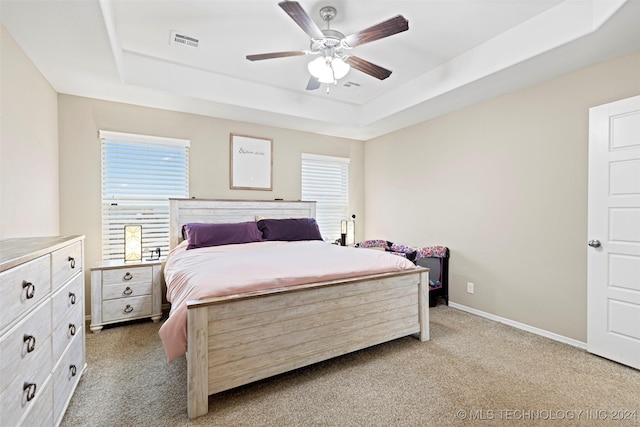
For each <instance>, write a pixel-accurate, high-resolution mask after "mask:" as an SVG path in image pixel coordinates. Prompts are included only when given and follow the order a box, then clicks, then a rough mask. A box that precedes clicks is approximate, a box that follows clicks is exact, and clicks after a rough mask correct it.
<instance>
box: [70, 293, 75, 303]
mask: <svg viewBox="0 0 640 427" xmlns="http://www.w3.org/2000/svg"><path fill="white" fill-rule="evenodd" d="M69 301H71V305H74V304H75V303H76V294H74V293H73V292H69Z"/></svg>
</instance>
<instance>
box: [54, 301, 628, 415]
mask: <svg viewBox="0 0 640 427" xmlns="http://www.w3.org/2000/svg"><path fill="white" fill-rule="evenodd" d="M430 310H431V311H430V314H431V341H429V342H426V343H421V342H419V341H418V340H416V339H414V338H411V337H407V338H403V339H399V340H396V341H393V342H390V343H386V344H382V345H379V346H376V347H373V348H370V349H366V350H362V351H359V352H356V353H353V354H350V355H346V356H342V357H339V358H335V359H332V360H329V361H326V362H323V363H319V364H316V365H313V366H310V367H307V368H303V369H299V370H296V371H294V372H290V373H287V374H283V375H279V376H277V377H274V378H271V379H267V380H263V381H259V382H257V383H254V384H251V385H248V386H244V387H240V388H237V389H234V390H231V391H228V392H224V393H221V394H218V395H215V396H211V397H210V398H209V414H208V415H206V416H204V417H201V418H198V419H196V420H193V421H189V420H188V418H187V415H186V401H187V397H186V362H185V359H184V357H183V358H181V359H179V360H177V361H175V362H173V363H171V364H167V363H166V361H165V357H164V353H163V350H162V346H161V344H160V340H159V338H158V335H157V331H158V328H159V324H154V323H152V322H151V321H144V322H137V323H130V324H126V325H121V326H117V327H112V328H105V329H104V330H103V331H102V332H101V333H100V334H92V333H88V335H87V363H88V368H87V370H86V371H85V374H84V376H83V377H82V379H81V380H80V384H79V386H78V389H77V391H76V394H75V395H74V397H73V399H72V401H71V404H70V405H69V408H68V410H67V413H66V415H65V418H64V419H63V422H62V425H63V426H187V425H194V426H198V425H216V426H449V425H452V426H456V425H471V424H477V425H521V426H530V425H540V426H555V425H560V426H573V425H605V426H640V371H637V370H634V369H631V368H628V367H626V366H622V365H619V364H616V363H613V362H611V361H608V360H606V359H602V358H599V357H596V356H593V355H591V354H589V353H587V352H586V351H583V350H580V349H577V348H575V347H572V346H569V345H565V344H562V343H558V342H556V341H552V340H549V339H546V338H543V337H540V336H537V335H533V334H530V333H528V332H524V331H521V330H518V329H515V328H512V327H509V326H506V325H503V324H500V323H496V322H493V321H490V320H487V319H484V318H481V317H478V316H474V315H471V314H468V313H465V312H462V311H459V310H456V309H453V308H450V307H447V306H443V305H439V306H437V307H434V308H431V309H430ZM616 411H628V412H626V413H625V412H616ZM618 414H621V415H627V416H628V417H630V418H632V419H630V420H615V419H613V418H614V417H615V416H616V415H618Z"/></svg>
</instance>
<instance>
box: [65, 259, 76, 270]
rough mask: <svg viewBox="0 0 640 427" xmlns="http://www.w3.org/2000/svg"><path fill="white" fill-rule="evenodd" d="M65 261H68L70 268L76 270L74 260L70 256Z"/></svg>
mask: <svg viewBox="0 0 640 427" xmlns="http://www.w3.org/2000/svg"><path fill="white" fill-rule="evenodd" d="M67 261H69V265H70V266H71V268H76V259H75V258H74V257H72V256H70V257H69V258H67Z"/></svg>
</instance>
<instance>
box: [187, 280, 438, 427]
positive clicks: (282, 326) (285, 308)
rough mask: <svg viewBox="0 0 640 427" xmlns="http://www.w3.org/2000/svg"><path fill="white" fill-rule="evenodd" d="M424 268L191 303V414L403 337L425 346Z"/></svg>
mask: <svg viewBox="0 0 640 427" xmlns="http://www.w3.org/2000/svg"><path fill="white" fill-rule="evenodd" d="M428 283H429V272H428V269H420V270H417V271H416V270H412V271H407V272H401V273H388V274H378V275H374V276H367V277H362V278H355V279H347V280H339V281H332V282H323V283H316V284H311V285H303V286H296V287H292V288H286V289H276V290H270V291H266V292H261V293H254V294H248V295H242V296H229V297H221V298H215V299H210V300H207V301H194V302H189V303H188V308H189V309H188V351H187V365H188V368H187V377H188V379H187V382H188V409H187V412H188V415H189V418H195V417H198V416H201V415H204V414H206V413H207V412H208V408H209V404H208V396H209V395H211V394H214V393H218V392H220V391H224V390H228V389H231V388H233V387H237V386H240V385H243V384H247V383H250V382H253V381H256V380H260V379H263V378H267V377H270V376H273V375H277V374H280V373H283V372H287V371H290V370H292V369H296V368H300V367H303V366H306V365H309V364H312V363H316V362H320V361H323V360H326V359H329V358H332V357H335V356H340V355H343V354H346V353H350V352H352V351H356V350H360V349H363V348H366V347H370V346H372V345H376V344H380V343H383V342H386V341H390V340H393V339H396V338H400V337H403V336H407V335H411V334H417V335H418V338H419V339H420V340H421V341H427V340H428V339H429V311H428V310H429V295H428V293H429V287H428Z"/></svg>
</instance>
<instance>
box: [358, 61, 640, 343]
mask: <svg viewBox="0 0 640 427" xmlns="http://www.w3.org/2000/svg"><path fill="white" fill-rule="evenodd" d="M639 93H640V52H635V53H633V54H630V55H626V56H623V57H620V58H617V59H614V60H611V61H608V62H605V63H601V64H597V65H594V66H591V67H588V68H585V69H583V70H580V71H578V72H574V73H571V74H568V75H565V76H563V77H560V78H556V79H553V80H551V81H548V82H546V83H543V84H540V85H537V86H534V87H531V88H527V89H524V90H520V91H518V92H515V93H511V94H507V95H504V96H500V97H497V98H495V99H492V100H489V101H486V102H482V103H479V104H476V105H473V106H471V107H469V108H466V109H463V110H461V111H457V112H454V113H451V114H447V115H445V116H442V117H439V118H436V119H433V120H430V121H427V122H424V123H422V124H419V125H416V126H413V127H410V128H407V129H403V130H401V131H398V132H395V133H393V134H390V135H386V136H384V137H380V138H377V139H374V140H372V141H368V142H367V143H366V144H365V183H366V192H365V212H366V213H367V223H366V230H365V231H366V233H365V235H366V237H367V238H384V239H388V240H391V241H398V242H401V243H407V244H413V245H428V244H442V245H446V246H448V247H449V248H450V250H451V259H450V288H451V289H450V298H451V301H453V302H455V303H458V304H461V305H464V306H468V307H471V308H473V309H477V310H480V311H484V312H487V313H490V314H493V315H497V316H501V317H504V318H507V319H511V320H515V321H517V322H521V323H524V324H527V325H530V326H534V327H537V328H540V329H543V330H546V331H550V332H553V333H556V334H559V335H562V336H565V337H568V338H571V339H575V340H578V341H581V342H586V330H587V329H586V328H587V319H586V310H587V307H586V300H587V293H586V279H587V276H586V272H587V264H586V262H587V245H586V242H587V239H588V238H587V158H588V109H589V107H592V106H595V105H600V104H604V103H607V102H610V101H615V100H618V99H623V98H627V97H630V96H633V95H638V94H639ZM467 282H473V283H474V284H475V293H474V294H473V295H471V294H468V293H466V284H467Z"/></svg>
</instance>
